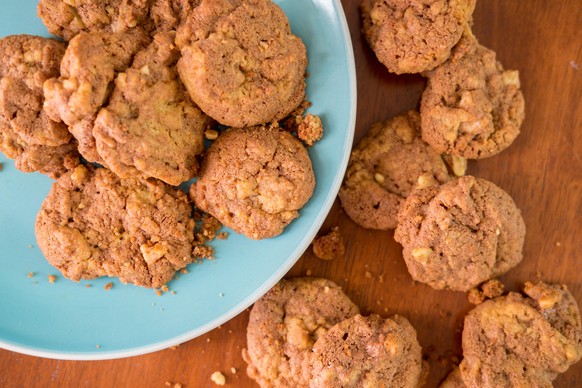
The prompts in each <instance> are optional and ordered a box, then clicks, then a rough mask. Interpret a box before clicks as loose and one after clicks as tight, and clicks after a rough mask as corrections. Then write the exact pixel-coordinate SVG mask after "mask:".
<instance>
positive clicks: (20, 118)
mask: <svg viewBox="0 0 582 388" xmlns="http://www.w3.org/2000/svg"><path fill="white" fill-rule="evenodd" d="M64 53H65V45H64V44H63V43H62V42H59V41H57V40H54V39H47V38H42V37H38V36H32V35H11V36H7V37H4V38H2V39H0V56H1V57H2V61H1V62H0V151H2V152H3V153H4V154H5V155H6V156H7V157H9V158H12V159H14V160H15V165H16V168H18V169H20V170H22V171H25V172H33V171H39V172H41V173H44V174H47V175H48V176H50V177H52V178H57V177H59V176H60V175H61V174H63V173H64V172H66V171H67V169H68V167H71V166H73V165H74V164H76V162H77V160H78V153H77V151H76V143H75V141H74V139H72V136H71V134H70V133H69V131H68V129H67V127H66V125H64V124H62V123H60V122H56V121H54V120H51V119H50V118H49V116H48V115H47V114H46V113H45V111H44V110H43V102H44V96H43V83H44V81H45V80H47V79H48V78H52V77H55V76H58V74H59V67H60V62H61V59H62V57H63V55H64Z"/></svg>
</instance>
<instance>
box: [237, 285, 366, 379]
mask: <svg viewBox="0 0 582 388" xmlns="http://www.w3.org/2000/svg"><path fill="white" fill-rule="evenodd" d="M358 313H359V309H358V307H357V306H356V305H355V304H354V303H352V301H350V299H349V298H348V297H347V296H346V295H345V294H344V292H343V291H342V290H341V289H340V288H339V287H338V286H337V285H336V284H335V283H333V282H331V281H329V280H326V279H318V278H293V279H287V280H285V279H284V280H281V281H280V282H279V283H278V284H276V285H275V286H274V287H273V288H272V289H271V290H270V291H269V292H267V294H265V295H264V296H263V297H262V298H261V299H259V300H258V301H257V302H256V303H255V305H254V306H253V309H252V310H251V314H250V318H249V325H248V328H247V347H248V349H245V350H243V358H244V359H245V361H246V362H247V363H248V364H249V365H248V368H247V373H248V375H249V376H250V377H251V378H253V379H255V380H256V381H257V382H258V383H259V384H260V385H261V386H263V387H269V386H281V387H297V386H302V387H307V386H309V377H310V376H309V371H308V369H306V368H305V360H306V357H308V355H309V353H310V352H311V348H312V346H313V344H314V343H315V342H316V340H317V339H318V338H320V337H321V336H322V335H323V334H324V333H325V332H326V331H327V330H329V329H330V328H331V327H332V326H333V325H335V324H337V323H339V322H341V321H343V320H344V319H346V318H350V317H353V316H355V315H356V314H358Z"/></svg>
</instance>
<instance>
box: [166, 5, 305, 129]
mask: <svg viewBox="0 0 582 388" xmlns="http://www.w3.org/2000/svg"><path fill="white" fill-rule="evenodd" d="M176 42H177V44H178V46H179V47H180V49H181V51H182V58H181V59H180V61H179V62H178V72H179V73H180V77H181V78H182V81H184V83H185V84H186V88H187V89H188V92H189V93H190V95H191V97H192V99H193V100H194V102H195V103H196V104H197V105H198V106H199V107H200V108H201V109H202V110H203V111H204V112H205V113H206V114H208V115H209V116H210V117H212V118H213V119H215V120H216V121H218V122H219V123H221V124H224V125H228V126H231V127H245V126H253V125H257V124H265V123H269V122H271V121H275V120H280V119H283V118H284V117H285V116H287V115H288V114H289V113H291V112H292V111H293V110H294V109H295V108H296V107H297V106H299V104H301V102H302V101H303V100H304V98H305V71H306V68H307V54H306V50H305V46H304V44H303V42H302V41H301V39H300V38H299V37H297V36H295V35H293V34H292V33H291V30H290V27H289V22H288V20H287V17H286V15H285V14H284V13H283V11H282V10H281V8H279V6H278V5H276V4H275V3H273V2H272V1H271V0H203V1H202V2H201V4H200V5H199V6H198V7H197V8H195V9H194V11H193V12H192V13H191V14H190V16H189V18H188V19H187V21H186V22H185V23H184V24H183V26H182V27H181V28H180V29H179V30H178V36H177V39H176Z"/></svg>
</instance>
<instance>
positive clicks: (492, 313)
mask: <svg viewBox="0 0 582 388" xmlns="http://www.w3.org/2000/svg"><path fill="white" fill-rule="evenodd" d="M526 291H527V292H529V293H530V294H531V295H532V296H533V297H524V296H522V295H520V294H518V293H509V294H508V295H506V296H502V297H498V298H495V299H491V300H488V301H485V302H483V303H482V304H480V305H479V306H477V307H475V308H474V309H473V310H472V311H470V312H469V314H468V315H467V317H466V318H465V324H464V329H463V335H462V337H463V357H464V358H463V361H462V362H461V365H460V374H461V377H462V380H463V382H464V385H465V386H467V387H507V386H513V387H518V386H519V387H551V386H552V380H554V379H555V378H556V376H557V375H558V373H563V372H565V371H566V370H567V369H568V368H569V366H570V365H572V364H574V363H576V362H578V361H579V360H580V358H581V357H582V323H581V319H580V312H579V310H578V306H577V304H576V301H575V300H574V298H573V297H572V295H571V294H570V293H569V292H568V290H567V288H566V287H565V286H559V285H548V284H545V283H543V282H540V283H538V284H537V285H535V286H534V285H532V284H530V283H528V285H526ZM548 296H549V299H546V298H547V297H548ZM546 300H548V301H549V303H548V305H546V306H545V307H546V308H544V307H542V306H544V305H545V302H544V301H546Z"/></svg>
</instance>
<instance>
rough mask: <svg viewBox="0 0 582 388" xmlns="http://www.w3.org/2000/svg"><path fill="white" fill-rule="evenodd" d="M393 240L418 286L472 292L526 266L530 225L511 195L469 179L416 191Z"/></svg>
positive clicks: (488, 183)
mask: <svg viewBox="0 0 582 388" xmlns="http://www.w3.org/2000/svg"><path fill="white" fill-rule="evenodd" d="M394 238H395V239H396V241H398V242H399V243H400V244H402V247H403V256H404V260H405V261H406V266H407V267H408V272H410V274H411V276H412V278H413V279H414V280H417V281H420V282H423V283H427V284H429V285H430V286H431V287H433V288H435V289H444V288H446V289H451V290H457V291H468V290H469V289H471V288H473V287H475V286H477V285H478V284H480V283H482V282H484V281H486V280H488V279H491V278H494V277H496V276H499V275H501V274H503V273H505V272H507V271H508V270H509V269H511V268H513V267H514V266H516V265H517V264H518V263H519V262H520V261H521V258H522V248H523V242H524V239H525V224H524V222H523V219H522V217H521V212H520V211H519V209H517V207H516V206H515V203H514V202H513V200H512V199H511V197H510V196H509V194H507V193H506V192H505V191H503V190H502V189H501V188H499V187H497V186H496V185H494V184H493V183H491V182H489V181H486V180H484V179H479V178H475V177H472V176H465V177H461V178H458V179H455V180H453V181H451V182H448V183H446V184H444V185H442V186H440V187H434V186H433V187H428V188H425V189H417V190H415V191H413V192H412V193H411V194H410V196H409V197H408V198H407V199H406V201H405V202H404V204H403V205H402V208H401V209H400V212H399V213H398V226H397V228H396V231H395V233H394Z"/></svg>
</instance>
